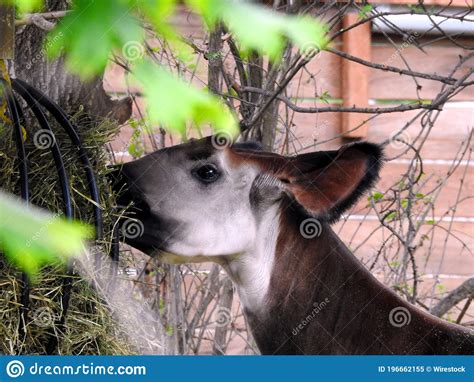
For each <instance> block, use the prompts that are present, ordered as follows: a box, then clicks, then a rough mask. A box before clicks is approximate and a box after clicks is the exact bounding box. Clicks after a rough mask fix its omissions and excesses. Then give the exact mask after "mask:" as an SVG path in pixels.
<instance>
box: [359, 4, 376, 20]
mask: <svg viewBox="0 0 474 382" xmlns="http://www.w3.org/2000/svg"><path fill="white" fill-rule="evenodd" d="M373 9H374V7H373V6H372V5H371V4H365V5H363V6H362V8H360V10H359V19H361V20H363V19H365V18H367V16H368V15H369V13H370V12H372V10H373Z"/></svg>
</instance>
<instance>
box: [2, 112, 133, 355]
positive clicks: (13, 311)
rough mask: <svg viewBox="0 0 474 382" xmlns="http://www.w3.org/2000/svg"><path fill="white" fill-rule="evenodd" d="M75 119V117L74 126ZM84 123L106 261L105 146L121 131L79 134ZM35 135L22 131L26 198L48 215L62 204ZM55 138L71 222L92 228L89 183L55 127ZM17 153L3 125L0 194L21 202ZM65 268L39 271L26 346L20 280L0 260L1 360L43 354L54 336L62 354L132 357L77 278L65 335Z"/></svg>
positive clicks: (106, 125)
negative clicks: (12, 195) (65, 177)
mask: <svg viewBox="0 0 474 382" xmlns="http://www.w3.org/2000/svg"><path fill="white" fill-rule="evenodd" d="M78 118H80V116H75V117H74V118H73V121H74V120H76V121H77V120H78ZM83 122H84V121H81V126H82V127H81V128H80V130H79V134H80V136H81V139H82V141H83V144H84V147H85V149H86V151H87V153H88V156H89V158H90V160H91V163H92V166H93V168H94V172H95V174H96V176H97V182H98V187H99V190H100V198H101V209H102V212H103V219H104V231H105V232H104V240H103V241H102V242H101V243H97V244H98V245H99V247H100V248H101V250H102V251H103V252H104V253H108V250H109V247H110V236H111V229H112V224H113V222H114V217H113V216H112V213H113V208H112V207H113V206H114V205H115V200H114V193H113V192H112V190H111V188H110V184H109V183H108V181H107V179H106V176H105V175H106V172H107V167H106V165H107V163H109V160H110V157H109V154H108V153H107V151H106V149H105V148H106V144H107V143H108V142H109V141H110V140H111V138H112V137H113V136H114V135H115V134H116V133H117V131H118V127H117V125H116V124H113V123H111V122H108V121H104V122H103V123H101V124H98V125H97V124H95V125H92V124H91V125H89V126H87V125H86V127H84V123H83ZM39 128H40V127H39V126H31V127H30V128H28V127H26V128H25V130H24V134H25V148H26V152H27V155H28V168H29V179H30V182H29V184H30V190H31V203H34V204H36V205H38V206H40V207H44V208H46V209H48V210H50V211H52V212H55V213H57V212H59V211H62V210H63V199H62V194H61V188H60V184H59V181H58V175H57V172H56V170H55V169H56V167H55V164H54V161H53V157H52V155H51V153H50V150H49V149H44V148H38V144H36V145H35V142H34V139H33V138H34V133H35V131H37V130H38V129H39ZM53 130H54V133H55V136H56V142H57V144H58V145H59V148H60V150H61V153H62V157H63V160H64V163H65V168H66V171H67V174H68V176H69V183H70V187H71V196H72V199H73V207H74V218H75V219H80V220H82V221H85V222H88V223H90V224H92V225H93V213H92V205H93V204H92V202H91V200H90V199H89V198H88V196H87V195H88V187H87V180H86V177H85V173H84V169H83V167H82V165H81V162H80V160H79V157H78V154H77V150H76V149H75V147H74V146H73V145H72V144H71V141H70V140H69V138H68V136H67V135H66V134H65V132H64V131H63V130H62V129H61V128H60V127H58V126H54V124H53ZM15 158H16V150H15V143H14V139H13V135H12V128H11V127H10V126H6V125H0V187H1V188H2V189H4V190H6V191H8V192H12V193H15V194H19V192H18V191H19V190H18V171H17V165H16V159H15ZM64 272H65V269H64V268H63V267H46V268H44V269H43V270H42V271H41V274H40V275H39V276H38V279H37V280H36V281H35V284H33V285H32V287H31V291H30V311H29V317H30V319H29V320H28V322H27V325H26V331H27V333H26V338H25V339H24V341H23V340H21V339H20V336H19V334H18V332H19V331H18V329H19V325H20V321H19V319H20V308H21V304H20V293H21V282H20V281H19V280H20V272H19V271H18V270H17V269H14V268H13V267H12V266H10V265H9V264H7V263H6V261H5V259H4V257H3V256H2V255H1V254H0V353H3V354H18V353H23V354H44V353H45V347H46V344H47V338H48V333H53V332H54V333H56V334H57V335H58V336H59V349H58V350H59V354H130V353H133V352H134V351H135V350H134V348H133V346H132V345H130V342H129V341H128V340H127V337H126V333H125V331H124V330H123V328H121V327H120V326H119V325H117V324H116V322H115V319H114V318H113V317H112V315H111V313H110V310H109V308H108V307H107V306H106V305H105V304H104V303H103V300H102V298H101V297H99V296H98V295H97V293H96V292H95V291H94V289H93V288H92V287H91V286H90V285H89V284H88V283H87V282H86V281H84V280H82V279H81V278H80V277H78V276H76V277H74V281H73V289H72V295H71V302H70V306H69V309H68V313H67V317H66V325H65V330H64V332H62V331H61V328H60V327H57V326H56V324H55V320H56V319H57V317H58V315H59V314H60V312H61V306H60V304H61V303H60V300H61V299H60V297H61V287H60V286H61V281H62V276H63V275H64Z"/></svg>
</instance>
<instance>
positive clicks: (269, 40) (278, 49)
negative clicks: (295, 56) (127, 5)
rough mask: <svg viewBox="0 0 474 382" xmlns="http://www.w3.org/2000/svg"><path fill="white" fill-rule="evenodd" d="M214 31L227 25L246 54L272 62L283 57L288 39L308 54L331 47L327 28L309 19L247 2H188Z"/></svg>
mask: <svg viewBox="0 0 474 382" xmlns="http://www.w3.org/2000/svg"><path fill="white" fill-rule="evenodd" d="M187 3H188V4H189V5H190V7H192V8H193V9H194V10H196V11H197V12H199V13H200V14H201V15H202V16H203V18H204V20H205V21H206V22H207V24H208V25H209V27H210V28H212V27H213V26H214V25H215V24H216V23H217V22H218V21H219V20H221V21H223V22H224V23H225V24H226V25H227V26H228V28H229V30H230V31H231V32H232V33H233V34H234V35H235V37H236V39H237V41H238V42H239V43H240V45H241V50H243V51H244V52H249V51H257V52H259V53H261V54H267V55H268V56H269V57H270V59H272V60H277V59H279V58H280V57H281V54H282V52H283V49H284V47H285V44H286V41H287V39H290V40H291V41H292V42H293V43H295V44H296V45H297V46H299V47H300V49H301V50H302V52H303V53H305V52H306V51H307V50H311V51H314V50H323V49H325V47H326V46H327V44H328V40H327V37H326V34H327V27H326V26H325V25H324V24H322V23H320V22H318V21H317V20H315V19H314V18H312V17H309V16H303V17H301V16H289V15H284V14H281V13H277V12H274V11H272V10H270V9H268V8H264V7H262V6H257V5H254V4H251V3H247V2H238V1H222V0H187Z"/></svg>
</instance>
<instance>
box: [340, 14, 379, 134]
mask: <svg viewBox="0 0 474 382" xmlns="http://www.w3.org/2000/svg"><path fill="white" fill-rule="evenodd" d="M358 19H359V15H358V14H356V13H348V14H346V15H344V18H343V20H342V27H343V28H347V27H348V26H350V25H352V24H354V23H356V22H357V21H358ZM371 33H372V32H371V30H370V23H365V24H362V25H359V26H358V27H356V28H353V29H351V30H350V31H348V32H346V33H344V34H343V36H342V45H343V50H344V52H346V53H348V54H350V55H353V56H357V57H360V58H362V59H364V60H367V61H370V50H371V42H370V41H371ZM341 68H342V74H341V77H342V89H344V91H343V102H344V106H353V105H357V106H360V107H365V106H367V105H368V101H369V91H368V84H369V77H368V76H369V70H368V68H367V67H365V66H363V65H360V64H357V63H354V62H351V61H348V60H343V62H342V67H341ZM364 118H365V117H364V115H362V114H354V113H346V114H344V115H343V116H342V130H341V131H342V132H343V133H347V136H348V137H351V138H363V137H365V135H366V133H367V128H366V127H362V128H360V129H358V130H356V131H351V129H352V128H353V127H354V126H357V125H359V124H360V123H361V122H362V121H363V120H364Z"/></svg>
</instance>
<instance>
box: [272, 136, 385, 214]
mask: <svg viewBox="0 0 474 382" xmlns="http://www.w3.org/2000/svg"><path fill="white" fill-rule="evenodd" d="M382 159H383V152H382V149H381V147H380V146H378V145H375V144H372V143H367V142H360V143H354V144H350V145H345V146H343V147H341V148H340V149H339V150H337V151H322V152H316V153H310V154H302V155H298V156H296V157H294V158H291V160H290V162H288V164H287V165H286V166H284V168H283V169H282V171H281V172H280V173H279V174H278V175H277V176H278V178H279V179H280V180H281V181H282V182H283V183H284V187H285V189H286V191H287V192H288V193H290V194H291V195H292V197H293V198H294V199H295V200H296V201H297V202H298V203H299V204H300V205H301V206H302V207H303V208H304V209H305V210H306V211H307V212H308V213H309V214H310V215H313V216H315V217H318V218H321V219H325V220H329V221H334V220H336V219H338V218H339V217H340V216H341V214H342V213H343V212H344V211H346V210H347V209H348V208H350V207H351V206H352V205H353V204H354V203H355V202H356V201H357V199H358V198H359V197H360V196H361V195H362V194H363V193H364V192H365V191H367V190H368V189H369V188H370V187H372V185H373V184H374V183H375V181H376V180H377V179H378V176H379V172H380V168H381V166H382Z"/></svg>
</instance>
